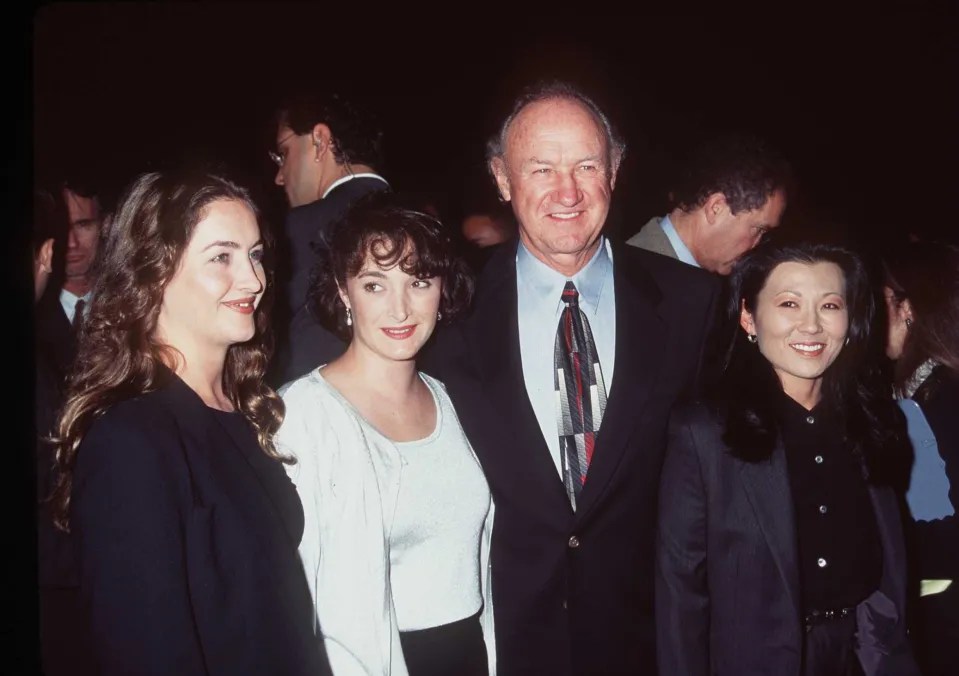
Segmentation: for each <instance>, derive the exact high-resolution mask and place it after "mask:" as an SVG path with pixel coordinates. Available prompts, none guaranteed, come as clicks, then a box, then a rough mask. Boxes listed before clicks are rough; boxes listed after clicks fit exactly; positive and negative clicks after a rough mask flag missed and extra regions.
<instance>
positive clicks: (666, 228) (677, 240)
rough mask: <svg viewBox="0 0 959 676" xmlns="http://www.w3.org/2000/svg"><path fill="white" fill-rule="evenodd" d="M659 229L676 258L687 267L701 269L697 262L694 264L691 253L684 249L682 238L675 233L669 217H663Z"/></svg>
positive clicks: (694, 258)
mask: <svg viewBox="0 0 959 676" xmlns="http://www.w3.org/2000/svg"><path fill="white" fill-rule="evenodd" d="M659 227H661V228H662V229H663V233H664V234H665V235H666V239H668V240H669V243H670V244H672V245H673V251H675V252H676V258H678V259H679V260H681V261H682V262H683V263H686V264H687V265H692V266H694V267H697V268H699V267H702V266H701V265H700V264H699V263H698V262H696V257H695V256H693V253H692V251H690V250H689V249H688V248H687V247H686V244H685V243H684V242H683V238H682V237H680V236H679V233H678V232H676V226H675V225H673V222H672V221H671V220H669V216H663V220H661V221H660V222H659Z"/></svg>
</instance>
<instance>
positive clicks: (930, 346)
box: [883, 242, 959, 388]
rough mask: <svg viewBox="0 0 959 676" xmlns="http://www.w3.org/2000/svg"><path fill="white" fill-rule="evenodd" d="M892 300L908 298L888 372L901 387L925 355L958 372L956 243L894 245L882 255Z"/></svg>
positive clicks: (958, 251) (958, 262) (958, 268)
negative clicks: (902, 336) (905, 321)
mask: <svg viewBox="0 0 959 676" xmlns="http://www.w3.org/2000/svg"><path fill="white" fill-rule="evenodd" d="M883 269H884V273H885V283H886V285H887V286H888V287H889V288H890V289H892V292H893V295H894V296H895V300H896V302H897V303H902V302H903V301H906V300H908V301H909V304H910V306H911V307H912V319H913V321H912V326H911V327H910V328H909V331H908V332H907V334H906V340H905V343H904V344H903V347H902V355H900V357H899V359H897V360H896V366H895V371H894V374H893V377H894V379H895V384H896V386H897V387H899V388H902V387H903V385H905V383H906V381H907V380H908V379H909V377H910V376H912V374H913V372H915V370H916V369H917V368H919V366H920V365H921V364H922V363H923V362H924V361H926V360H927V359H935V360H936V361H937V362H938V363H940V364H943V365H945V366H946V367H947V368H949V369H950V370H951V371H953V372H954V373H957V374H959V247H956V246H952V245H949V244H939V243H935V242H913V243H909V244H906V245H903V246H899V247H897V248H896V250H895V251H891V252H889V253H888V254H887V255H886V256H885V257H884V259H883Z"/></svg>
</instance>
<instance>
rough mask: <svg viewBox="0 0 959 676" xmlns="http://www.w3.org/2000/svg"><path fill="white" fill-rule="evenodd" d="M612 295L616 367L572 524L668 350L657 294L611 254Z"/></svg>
mask: <svg viewBox="0 0 959 676" xmlns="http://www.w3.org/2000/svg"><path fill="white" fill-rule="evenodd" d="M613 256H614V258H613V283H614V285H615V292H616V364H615V373H614V374H613V382H612V387H611V388H610V390H609V392H608V393H607V395H608V396H607V399H606V411H605V413H604V414H603V423H602V426H601V427H600V431H599V435H598V436H597V438H596V450H595V453H594V455H593V461H592V462H591V463H590V466H589V471H588V472H587V474H586V483H585V484H584V485H583V492H582V494H581V495H580V499H579V505H578V508H577V511H576V520H577V521H582V519H584V518H585V517H586V515H587V514H588V513H589V511H590V509H591V508H592V507H593V506H594V505H595V504H596V502H597V501H598V500H599V498H600V497H601V496H602V495H603V493H604V492H605V490H606V488H607V486H608V485H609V482H610V480H611V479H612V477H613V475H614V474H615V472H616V468H617V467H618V466H619V463H620V462H621V461H622V459H623V454H624V452H625V451H626V448H627V447H628V446H629V441H630V437H631V436H632V432H633V430H634V429H635V427H636V425H637V423H638V422H639V420H640V419H642V417H643V412H644V408H645V407H646V404H647V402H648V400H649V396H650V394H651V393H652V392H653V390H654V389H655V386H656V380H657V378H658V376H659V370H660V368H661V365H662V363H663V352H664V350H665V347H666V335H665V332H666V324H665V322H664V321H663V320H662V318H661V317H660V316H659V314H658V313H657V311H656V307H655V306H656V304H657V303H658V301H659V299H660V296H661V294H660V291H659V289H658V287H656V285H655V284H654V283H653V281H652V280H651V279H650V278H649V277H648V276H647V275H646V273H645V271H643V270H640V269H638V268H636V267H633V266H629V265H627V264H626V261H625V260H623V257H622V256H621V255H620V254H619V250H618V249H615V248H614V250H613Z"/></svg>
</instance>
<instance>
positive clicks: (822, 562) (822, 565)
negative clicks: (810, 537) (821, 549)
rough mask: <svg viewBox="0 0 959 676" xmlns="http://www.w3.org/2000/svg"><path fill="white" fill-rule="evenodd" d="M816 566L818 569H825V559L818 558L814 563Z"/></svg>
mask: <svg viewBox="0 0 959 676" xmlns="http://www.w3.org/2000/svg"><path fill="white" fill-rule="evenodd" d="M816 565H817V566H819V567H820V568H825V567H826V559H824V558H822V557H820V558H819V559H818V560H817V561H816Z"/></svg>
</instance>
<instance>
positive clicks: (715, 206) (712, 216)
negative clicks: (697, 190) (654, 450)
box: [703, 192, 729, 225]
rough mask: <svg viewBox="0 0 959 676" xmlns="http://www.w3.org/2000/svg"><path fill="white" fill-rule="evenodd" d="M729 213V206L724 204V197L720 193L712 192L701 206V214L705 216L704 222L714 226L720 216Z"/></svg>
mask: <svg viewBox="0 0 959 676" xmlns="http://www.w3.org/2000/svg"><path fill="white" fill-rule="evenodd" d="M728 211H729V205H728V204H726V196H725V195H724V194H722V193H721V192H714V193H713V194H711V195H710V196H709V197H707V198H706V202H705V203H704V204H703V213H704V214H705V215H706V222H707V223H709V224H710V225H715V224H716V222H717V221H719V219H720V218H722V216H723V215H724V214H725V213H726V212H728Z"/></svg>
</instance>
